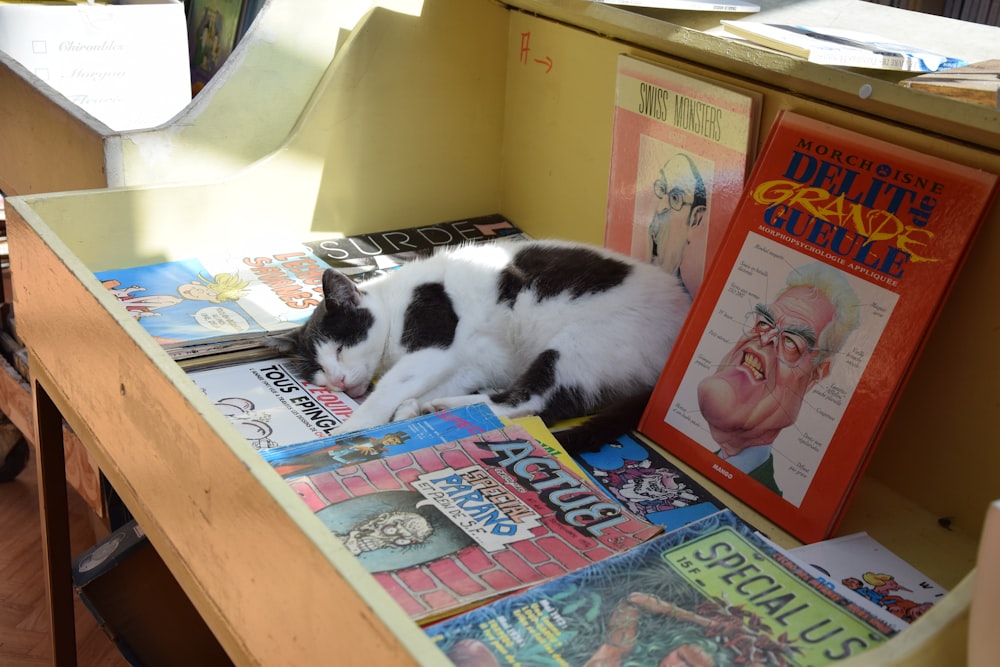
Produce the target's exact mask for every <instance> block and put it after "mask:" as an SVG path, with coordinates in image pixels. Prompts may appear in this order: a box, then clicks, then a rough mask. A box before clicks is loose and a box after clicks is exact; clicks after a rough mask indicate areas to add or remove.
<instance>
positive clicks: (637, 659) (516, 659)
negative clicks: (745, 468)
mask: <svg viewBox="0 0 1000 667" xmlns="http://www.w3.org/2000/svg"><path fill="white" fill-rule="evenodd" d="M426 632H427V634H428V635H429V636H430V637H431V638H432V639H434V640H435V642H437V644H438V646H439V647H440V648H441V650H442V651H444V653H445V654H446V655H447V656H448V657H449V658H451V660H452V661H453V662H454V663H455V664H456V665H532V667H557V666H560V665H580V666H583V665H590V666H592V667H593V666H597V665H619V666H624V665H663V666H666V665H715V666H717V667H726V666H736V665H813V666H818V665H826V664H831V663H836V662H838V661H841V660H845V659H847V658H850V657H854V656H857V655H860V654H862V653H863V652H864V651H866V650H868V649H871V648H873V647H875V646H878V645H880V644H883V643H884V642H885V641H886V640H887V639H888V638H889V637H891V636H892V635H893V634H894V631H893V630H892V629H891V628H889V627H888V626H886V625H885V624H883V623H881V622H880V621H879V620H878V619H875V618H873V617H871V616H869V615H868V614H867V613H865V611H864V610H863V609H862V608H860V607H858V606H857V605H856V604H855V603H854V601H852V600H851V599H850V598H845V597H842V596H840V595H838V594H837V593H835V592H834V591H832V590H830V589H829V588H827V587H826V586H824V585H823V583H822V582H820V581H819V580H818V579H816V578H814V577H811V576H810V575H809V573H808V572H807V571H805V570H803V569H802V568H800V567H797V566H796V565H795V564H794V563H793V562H792V561H790V560H788V559H787V558H786V557H785V556H784V555H783V553H782V552H781V551H780V550H776V549H774V548H773V547H772V546H771V545H770V544H769V543H768V542H766V541H765V540H763V539H761V538H760V537H759V536H758V534H757V533H756V531H754V530H753V528H751V527H749V526H747V525H746V524H745V523H743V522H742V521H741V520H740V519H739V518H737V517H736V515H734V514H733V513H732V512H731V511H729V510H724V511H721V512H718V513H716V514H712V515H709V516H707V517H705V518H703V519H700V520H699V521H696V522H693V523H690V524H688V525H687V526H684V527H682V528H679V529H677V530H674V531H670V532H667V533H664V534H663V535H661V536H659V537H656V538H654V539H652V540H649V541H648V542H646V543H644V544H642V545H639V546H638V547H635V548H634V549H632V550H631V551H629V552H628V553H625V554H622V555H619V556H615V557H614V558H609V559H607V560H604V561H601V562H600V563H596V564H594V565H591V566H590V567H587V568H585V569H583V570H580V571H578V572H574V573H572V574H569V575H567V576H565V577H562V578H560V579H556V580H553V581H549V582H546V583H544V584H541V585H539V586H536V587H534V588H531V589H529V590H527V591H524V592H521V593H518V594H515V595H511V596H509V597H506V598H504V599H501V600H498V601H495V602H492V603H490V604H489V605H486V606H484V607H480V608H478V609H473V610H471V611H468V612H466V613H463V614H461V615H458V616H456V617H454V618H450V619H446V620H444V621H441V622H440V623H436V624H434V625H431V626H430V627H428V628H427V629H426Z"/></svg>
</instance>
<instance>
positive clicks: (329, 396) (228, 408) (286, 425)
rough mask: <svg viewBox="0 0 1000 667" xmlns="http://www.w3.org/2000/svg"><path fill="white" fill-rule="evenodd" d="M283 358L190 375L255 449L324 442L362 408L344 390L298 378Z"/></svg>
mask: <svg viewBox="0 0 1000 667" xmlns="http://www.w3.org/2000/svg"><path fill="white" fill-rule="evenodd" d="M289 364H290V360H289V359H287V358H285V357H272V358H267V359H259V360H251V361H242V362H236V363H231V364H226V365H222V366H216V367H209V368H203V369H197V370H190V371H188V377H190V378H191V379H192V380H193V381H194V383H195V384H196V385H198V387H199V388H200V389H201V390H202V392H204V394H205V396H207V397H208V399H209V400H211V401H212V403H213V405H215V407H216V408H218V409H219V411H220V412H222V414H224V415H225V416H226V417H228V418H229V421H231V422H232V423H233V425H234V426H236V428H237V429H238V430H239V431H240V433H242V434H243V436H244V437H245V438H246V439H247V440H248V441H249V442H250V444H252V445H253V446H254V448H255V449H259V450H262V451H272V450H273V449H275V448H278V449H283V448H287V447H290V446H292V445H296V444H299V443H303V442H312V441H316V440H320V439H322V438H326V437H328V436H330V435H331V434H332V433H333V430H334V429H335V428H337V427H338V426H340V425H341V424H342V423H344V421H346V420H347V418H348V417H350V416H351V415H352V414H354V410H355V408H357V407H358V401H357V400H355V399H353V398H351V397H350V396H348V395H347V394H345V393H344V392H339V391H333V390H331V389H328V388H326V387H320V386H318V385H314V384H312V383H311V382H307V381H305V380H302V379H300V378H299V377H297V376H296V375H295V373H293V372H292V370H291V366H290V365H289Z"/></svg>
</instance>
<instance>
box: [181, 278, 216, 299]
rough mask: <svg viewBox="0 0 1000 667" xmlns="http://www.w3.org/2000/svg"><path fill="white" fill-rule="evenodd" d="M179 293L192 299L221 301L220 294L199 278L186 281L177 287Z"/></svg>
mask: <svg viewBox="0 0 1000 667" xmlns="http://www.w3.org/2000/svg"><path fill="white" fill-rule="evenodd" d="M177 293H178V294H180V295H181V296H182V297H184V298H185V299H191V300H192V301H211V302H213V303H218V302H219V298H218V295H217V294H216V293H215V292H213V291H212V290H210V289H208V288H207V287H206V286H205V285H203V284H202V283H200V282H198V281H197V280H195V281H193V282H190V283H184V284H183V285H181V286H180V287H178V288H177Z"/></svg>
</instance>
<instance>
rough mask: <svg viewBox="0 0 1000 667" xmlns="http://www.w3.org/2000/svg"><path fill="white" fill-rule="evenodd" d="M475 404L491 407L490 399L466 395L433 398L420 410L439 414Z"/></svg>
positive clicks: (481, 395) (476, 395)
mask: <svg viewBox="0 0 1000 667" xmlns="http://www.w3.org/2000/svg"><path fill="white" fill-rule="evenodd" d="M476 403H486V404H487V405H489V406H490V407H493V405H492V403H491V402H490V399H489V398H488V397H486V396H485V395H483V394H467V395H464V396H445V397H442V398H435V399H433V400H430V401H427V402H426V403H424V404H423V406H422V408H423V412H425V413H429V412H440V411H441V410H454V409H455V408H462V407H465V406H467V405H474V404H476Z"/></svg>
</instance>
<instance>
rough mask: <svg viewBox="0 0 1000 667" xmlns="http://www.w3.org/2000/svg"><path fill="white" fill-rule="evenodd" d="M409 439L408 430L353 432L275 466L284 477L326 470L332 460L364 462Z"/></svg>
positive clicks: (382, 454)
mask: <svg viewBox="0 0 1000 667" xmlns="http://www.w3.org/2000/svg"><path fill="white" fill-rule="evenodd" d="M409 439H410V434H409V433H406V432H405V431H396V432H394V433H386V434H385V435H382V436H373V435H364V434H362V433H353V434H350V435H347V436H344V437H343V438H339V439H337V440H334V442H333V444H332V445H330V446H329V447H323V448H321V449H316V450H313V451H309V452H303V453H301V454H298V455H295V456H288V457H286V458H284V459H282V461H281V463H280V464H279V465H276V466H275V470H277V471H278V473H279V474H280V475H281V476H282V477H289V476H292V475H295V474H297V473H300V472H302V471H307V472H318V471H320V470H325V469H327V468H329V467H330V465H331V462H333V463H339V464H341V465H350V464H354V463H364V462H365V461H372V460H374V459H380V458H382V457H383V456H385V455H386V454H387V453H389V447H392V446H393V445H401V444H403V443H404V442H406V441H407V440H409ZM336 467H339V466H336Z"/></svg>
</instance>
